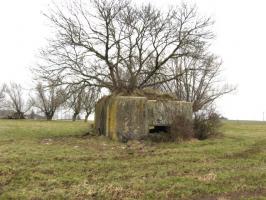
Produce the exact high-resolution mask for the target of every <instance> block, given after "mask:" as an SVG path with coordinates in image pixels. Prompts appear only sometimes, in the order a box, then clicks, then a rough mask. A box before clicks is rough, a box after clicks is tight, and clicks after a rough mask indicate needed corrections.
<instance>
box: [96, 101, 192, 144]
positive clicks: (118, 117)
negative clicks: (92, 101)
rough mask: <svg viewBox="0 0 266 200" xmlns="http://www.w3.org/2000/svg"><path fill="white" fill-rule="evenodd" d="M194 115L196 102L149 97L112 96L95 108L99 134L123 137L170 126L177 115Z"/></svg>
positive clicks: (140, 135) (139, 135)
mask: <svg viewBox="0 0 266 200" xmlns="http://www.w3.org/2000/svg"><path fill="white" fill-rule="evenodd" d="M176 114H181V115H184V116H186V117H187V118H188V119H191V118H192V104H191V103H187V102H180V101H173V100H148V99H147V98H146V97H131V96H108V97H104V98H102V99H101V100H100V101H99V102H98V103H97V104H96V109H95V128H96V131H97V133H98V134H101V135H105V136H108V137H110V138H112V139H115V140H121V139H122V138H123V137H124V136H126V137H129V138H139V137H142V136H144V135H145V134H148V133H149V126H170V124H171V122H172V118H173V116H176Z"/></svg>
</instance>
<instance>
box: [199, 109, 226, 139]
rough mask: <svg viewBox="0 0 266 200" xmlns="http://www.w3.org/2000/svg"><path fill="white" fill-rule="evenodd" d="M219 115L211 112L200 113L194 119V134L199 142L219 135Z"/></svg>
mask: <svg viewBox="0 0 266 200" xmlns="http://www.w3.org/2000/svg"><path fill="white" fill-rule="evenodd" d="M220 126H221V118H220V115H219V114H217V113H215V112H213V111H209V112H202V113H200V114H196V115H195V117H194V133H195V137H196V138H198V139H199V140H204V139H207V138H210V137H213V136H217V135H219V134H220V133H219V128H220Z"/></svg>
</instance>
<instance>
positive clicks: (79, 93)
mask: <svg viewBox="0 0 266 200" xmlns="http://www.w3.org/2000/svg"><path fill="white" fill-rule="evenodd" d="M83 93H84V89H83V88H81V89H78V88H76V87H74V88H73V87H72V88H71V89H70V91H69V98H68V99H67V101H66V106H67V107H68V108H70V109H71V110H73V116H72V121H76V119H77V116H78V115H79V114H80V113H81V111H82V109H83V107H82V106H83V98H84V94H83Z"/></svg>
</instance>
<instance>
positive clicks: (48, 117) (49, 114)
mask: <svg viewBox="0 0 266 200" xmlns="http://www.w3.org/2000/svg"><path fill="white" fill-rule="evenodd" d="M45 115H46V119H47V120H48V121H51V120H52V119H53V116H54V113H46V114H45Z"/></svg>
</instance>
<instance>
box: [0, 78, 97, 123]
mask: <svg viewBox="0 0 266 200" xmlns="http://www.w3.org/2000/svg"><path fill="white" fill-rule="evenodd" d="M25 91H26V90H25V89H24V88H22V86H21V85H20V84H17V83H10V84H3V85H2V86H1V87H0V110H6V111H11V113H10V114H8V115H7V116H5V117H6V118H13V119H25V118H26V115H27V117H28V118H31V119H34V116H35V115H36V114H35V112H34V111H33V110H37V111H38V113H41V114H42V115H43V116H44V117H45V118H46V119H47V120H52V119H53V117H54V115H55V112H56V111H57V110H58V109H59V108H60V107H61V108H63V109H65V110H70V111H73V117H72V120H73V121H75V120H76V119H77V116H78V115H80V114H82V113H84V115H85V118H84V120H85V121H87V120H88V117H89V115H90V114H92V113H93V111H94V107H95V103H96V101H97V100H98V98H99V95H100V92H99V90H98V89H97V88H94V87H89V88H88V87H84V88H78V89H77V90H75V91H66V90H64V89H63V88H62V87H60V86H56V85H55V84H52V83H50V84H48V85H44V83H40V82H38V83H37V84H36V86H35V88H34V89H33V90H31V91H30V92H29V93H28V94H26V92H25Z"/></svg>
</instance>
